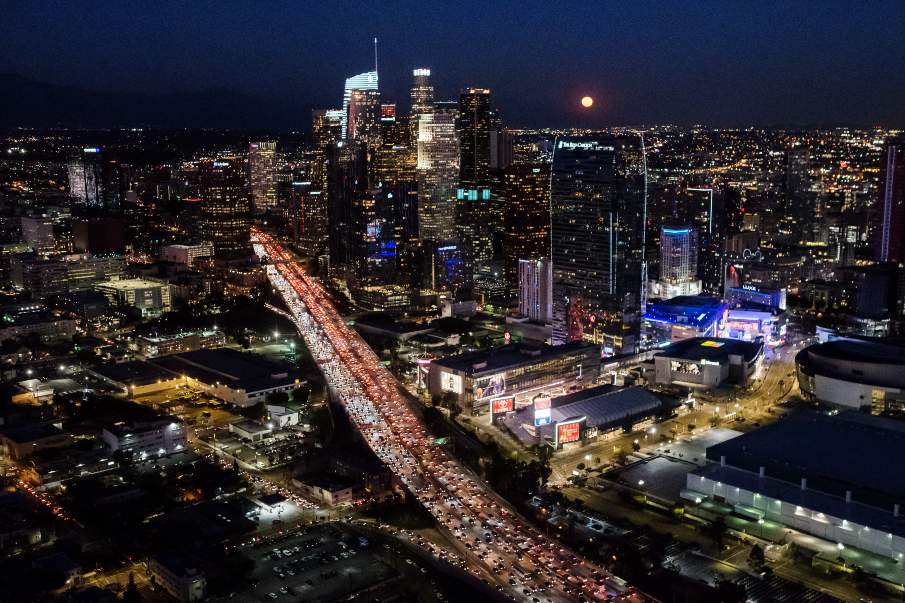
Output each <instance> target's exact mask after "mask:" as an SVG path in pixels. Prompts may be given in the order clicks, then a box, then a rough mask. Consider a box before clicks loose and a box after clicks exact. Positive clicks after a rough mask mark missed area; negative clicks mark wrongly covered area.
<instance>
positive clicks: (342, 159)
mask: <svg viewBox="0 0 905 603" xmlns="http://www.w3.org/2000/svg"><path fill="white" fill-rule="evenodd" d="M367 168H368V166H367V156H366V150H365V147H364V144H363V143H362V142H361V141H357V140H337V141H336V142H334V143H332V144H330V146H328V147H327V191H328V194H329V199H328V202H327V208H328V224H329V228H330V233H329V237H328V238H329V249H330V270H331V272H333V274H334V275H336V276H337V277H341V278H345V279H347V280H348V281H353V280H354V278H355V277H356V274H355V269H356V258H357V257H358V256H359V255H360V254H358V253H357V252H356V247H357V246H358V245H360V244H361V241H356V240H355V237H356V234H360V230H361V227H360V223H361V222H362V219H361V218H360V217H359V215H358V214H359V213H360V210H361V205H362V203H363V202H364V201H363V200H364V198H365V196H366V195H367V193H368V190H369V187H368V169H367Z"/></svg>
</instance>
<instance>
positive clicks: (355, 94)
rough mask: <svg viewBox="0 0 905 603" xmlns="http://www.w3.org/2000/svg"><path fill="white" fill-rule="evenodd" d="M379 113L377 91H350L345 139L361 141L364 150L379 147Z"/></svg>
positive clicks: (379, 105)
mask: <svg viewBox="0 0 905 603" xmlns="http://www.w3.org/2000/svg"><path fill="white" fill-rule="evenodd" d="M381 112H382V107H381V104H380V91H379V90H377V89H354V90H352V91H351V93H350V94H349V107H348V113H347V115H346V117H347V120H348V121H347V123H346V138H348V139H355V140H360V141H362V142H363V143H364V145H365V148H366V149H374V148H376V147H378V146H380V123H381Z"/></svg>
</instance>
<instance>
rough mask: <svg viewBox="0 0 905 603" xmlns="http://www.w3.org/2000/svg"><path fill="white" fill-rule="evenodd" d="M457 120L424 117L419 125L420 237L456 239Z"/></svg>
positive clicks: (439, 116)
mask: <svg viewBox="0 0 905 603" xmlns="http://www.w3.org/2000/svg"><path fill="white" fill-rule="evenodd" d="M455 128H456V125H455V118H454V117H453V116H452V115H450V114H436V115H431V114H427V115H421V119H420V120H419V124H418V169H417V177H418V236H419V238H421V239H434V240H436V239H450V238H453V237H455V234H456V233H455V209H456V188H457V185H458V183H459V165H458V157H457V154H456V133H455Z"/></svg>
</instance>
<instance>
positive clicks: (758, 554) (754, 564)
mask: <svg viewBox="0 0 905 603" xmlns="http://www.w3.org/2000/svg"><path fill="white" fill-rule="evenodd" d="M766 561H767V559H766V557H765V556H764V549H762V548H760V545H759V544H755V545H754V548H752V549H751V553H750V554H749V555H748V565H750V566H751V568H752V569H758V568H760V567H762V566H763V565H764V563H766Z"/></svg>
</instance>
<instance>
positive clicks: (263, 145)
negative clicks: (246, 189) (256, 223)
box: [248, 142, 277, 214]
mask: <svg viewBox="0 0 905 603" xmlns="http://www.w3.org/2000/svg"><path fill="white" fill-rule="evenodd" d="M276 171H277V143H275V142H252V143H250V144H249V148H248V180H249V184H250V188H251V207H252V212H253V213H256V214H263V213H264V212H266V211H267V208H268V207H275V206H276V205H277V179H276Z"/></svg>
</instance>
